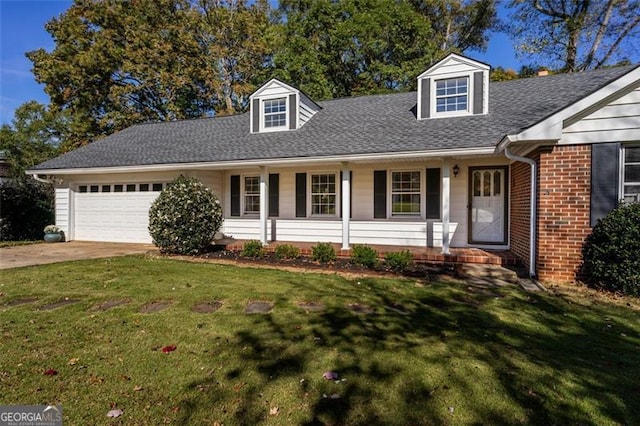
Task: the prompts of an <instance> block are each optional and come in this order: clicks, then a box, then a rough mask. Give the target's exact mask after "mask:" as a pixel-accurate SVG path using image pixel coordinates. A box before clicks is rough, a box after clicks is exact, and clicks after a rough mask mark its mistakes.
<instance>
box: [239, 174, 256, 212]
mask: <svg viewBox="0 0 640 426" xmlns="http://www.w3.org/2000/svg"><path fill="white" fill-rule="evenodd" d="M243 181H244V182H243V183H244V214H248V215H253V214H260V176H245V177H244V179H243Z"/></svg>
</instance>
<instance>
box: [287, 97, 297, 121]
mask: <svg viewBox="0 0 640 426" xmlns="http://www.w3.org/2000/svg"><path fill="white" fill-rule="evenodd" d="M297 128H298V104H297V102H296V95H289V129H290V130H294V129H297Z"/></svg>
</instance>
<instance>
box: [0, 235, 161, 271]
mask: <svg viewBox="0 0 640 426" xmlns="http://www.w3.org/2000/svg"><path fill="white" fill-rule="evenodd" d="M155 250H157V249H156V247H155V246H154V245H152V244H131V243H99V242H89V241H71V242H68V243H41V244H29V245H25V246H15V247H2V248H0V269H9V268H18V267H21V266H33V265H43V264H45V263H56V262H67V261H69V260H82V259H99V258H103V257H114V256H124V255H127V254H141V253H148V252H150V251H155Z"/></svg>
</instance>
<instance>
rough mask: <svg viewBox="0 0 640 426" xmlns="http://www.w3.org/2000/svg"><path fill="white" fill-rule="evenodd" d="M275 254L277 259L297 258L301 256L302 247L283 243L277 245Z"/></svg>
mask: <svg viewBox="0 0 640 426" xmlns="http://www.w3.org/2000/svg"><path fill="white" fill-rule="evenodd" d="M275 256H276V258H277V259H297V258H298V257H300V249H298V247H296V246H293V245H291V244H281V245H279V246H278V247H276V250H275Z"/></svg>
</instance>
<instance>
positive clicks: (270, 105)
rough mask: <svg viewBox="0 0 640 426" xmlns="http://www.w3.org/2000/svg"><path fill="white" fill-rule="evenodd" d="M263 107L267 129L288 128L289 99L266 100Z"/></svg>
mask: <svg viewBox="0 0 640 426" xmlns="http://www.w3.org/2000/svg"><path fill="white" fill-rule="evenodd" d="M262 105H263V111H264V115H263V123H264V128H265V129H273V128H278V127H286V126H287V98H276V99H265V100H264V101H262Z"/></svg>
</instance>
